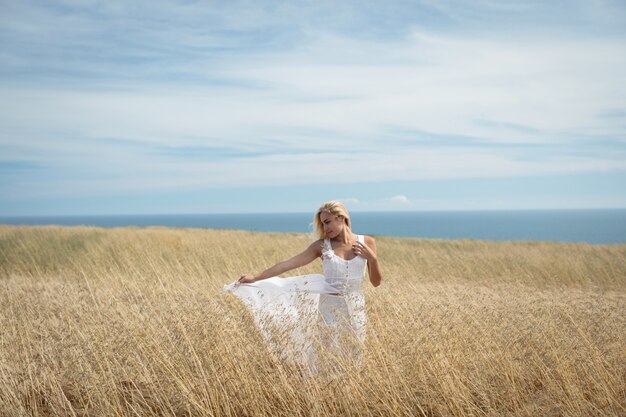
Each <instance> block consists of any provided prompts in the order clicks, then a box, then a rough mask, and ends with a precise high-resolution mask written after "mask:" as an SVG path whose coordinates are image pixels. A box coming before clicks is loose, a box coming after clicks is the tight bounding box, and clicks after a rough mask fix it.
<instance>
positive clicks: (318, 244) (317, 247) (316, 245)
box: [309, 239, 325, 256]
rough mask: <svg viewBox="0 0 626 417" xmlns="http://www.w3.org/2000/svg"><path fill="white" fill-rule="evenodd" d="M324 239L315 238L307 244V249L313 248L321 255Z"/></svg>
mask: <svg viewBox="0 0 626 417" xmlns="http://www.w3.org/2000/svg"><path fill="white" fill-rule="evenodd" d="M324 245H325V239H317V240H316V241H315V242H313V243H311V245H310V246H309V250H311V249H313V250H315V252H316V253H317V254H318V255H320V256H321V254H322V252H323V251H324Z"/></svg>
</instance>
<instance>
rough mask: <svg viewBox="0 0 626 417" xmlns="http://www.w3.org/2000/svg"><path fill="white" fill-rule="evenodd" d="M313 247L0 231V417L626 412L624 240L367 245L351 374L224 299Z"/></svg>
mask: <svg viewBox="0 0 626 417" xmlns="http://www.w3.org/2000/svg"><path fill="white" fill-rule="evenodd" d="M310 241H311V239H310V237H309V236H308V235H307V234H289V233H254V232H245V231H216V230H202V229H171V228H132V227H131V228H113V229H104V228H93V227H56V226H47V227H25V226H20V227H16V226H3V225H0V416H11V417H20V416H348V415H349V416H626V245H587V244H562V243H551V242H487V241H473V240H464V241H446V240H426V239H396V238H384V237H379V238H377V242H378V246H379V258H380V262H381V269H382V271H383V274H384V278H383V283H382V285H381V286H380V287H378V288H373V287H372V286H371V285H370V284H369V283H367V287H366V289H365V295H366V299H367V314H368V327H367V340H366V351H365V361H364V366H363V367H362V368H361V369H360V370H353V371H351V372H348V373H346V374H344V375H343V376H341V377H337V378H334V379H324V378H313V379H307V378H302V377H300V375H299V374H298V372H296V371H295V370H294V369H292V368H291V367H289V366H284V365H283V364H282V363H280V362H279V361H277V360H276V359H274V357H273V356H272V355H270V354H269V353H268V352H267V350H266V349H265V346H264V343H263V340H262V338H261V336H260V335H259V333H258V332H257V331H256V328H255V326H254V323H253V321H252V319H251V316H250V315H249V314H248V313H247V310H246V309H245V307H244V306H243V305H242V303H241V302H240V301H239V300H238V299H237V298H236V297H234V296H233V295H232V294H227V293H221V292H220V289H221V287H222V286H223V285H224V284H226V283H229V282H232V281H233V280H234V279H235V276H237V275H238V274H240V273H244V272H254V271H257V270H259V269H262V268H264V267H266V266H269V265H270V264H272V263H274V262H276V261H279V260H281V259H283V258H285V257H288V256H290V255H292V254H296V253H297V252H299V251H300V250H303V249H304V248H305V247H306V246H307V245H308V244H309V243H310ZM320 270H321V265H320V263H319V262H318V261H316V262H314V263H313V264H311V265H309V266H307V267H306V268H303V269H301V270H298V271H292V272H291V273H289V275H296V274H301V273H319V272H320Z"/></svg>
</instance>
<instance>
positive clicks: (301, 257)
mask: <svg viewBox="0 0 626 417" xmlns="http://www.w3.org/2000/svg"><path fill="white" fill-rule="evenodd" d="M321 254H322V249H321V242H320V241H319V240H318V241H316V242H313V243H312V244H311V245H310V246H309V247H308V248H307V249H306V250H305V251H304V252H302V253H300V254H298V255H296V256H294V257H293V258H290V259H287V260H286V261H282V262H279V263H277V264H276V265H274V266H272V267H270V268H267V269H266V270H265V271H263V272H257V273H256V274H254V275H241V276H240V277H239V279H238V281H239V282H240V283H242V284H246V283H251V282H256V281H261V280H263V279H267V278H271V277H275V276H278V275H280V274H282V273H284V272H287V271H291V270H292V269H296V268H299V267H301V266H304V265H307V264H310V263H311V262H313V261H314V260H315V259H316V258H319V257H320V256H321Z"/></svg>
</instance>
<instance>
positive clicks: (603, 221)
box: [0, 209, 626, 244]
mask: <svg viewBox="0 0 626 417" xmlns="http://www.w3.org/2000/svg"><path fill="white" fill-rule="evenodd" d="M350 216H351V219H352V229H353V231H354V232H355V233H359V234H368V235H374V236H396V237H414V238H434V239H481V240H499V241H503V240H543V241H557V242H585V243H593V244H605V243H626V209H588V210H587V209H585V210H582V209H581V210H506V211H432V212H427V211H418V212H352V213H350ZM311 221H312V213H281V214H279V213H274V214H269V213H262V214H260V213H259V214H162V215H155V214H150V215H92V216H38V217H34V216H33V217H26V216H23V217H0V223H2V224H13V225H18V224H23V225H50V224H55V225H64V226H76V225H89V226H102V227H120V226H168V227H191V228H207V229H243V230H255V231H261V232H309V231H311Z"/></svg>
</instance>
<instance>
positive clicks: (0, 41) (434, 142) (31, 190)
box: [0, 0, 626, 216]
mask: <svg viewBox="0 0 626 417" xmlns="http://www.w3.org/2000/svg"><path fill="white" fill-rule="evenodd" d="M332 199H338V200H341V201H343V202H344V203H345V204H346V206H347V207H348V209H349V210H350V211H397V210H414V211H418V210H429V211H430V210H501V209H507V210H508V209H567V208H572V209H576V208H626V3H625V2H623V1H619V0H616V1H613V0H606V1H605V0H586V1H577V0H570V1H559V0H556V1H552V2H545V1H509V0H497V1H496V0H472V1H461V0H450V1H433V0H416V1H389V2H380V1H349V0H348V1H341V2H337V1H325V0H318V1H299V0H294V1H284V2H277V1H262V0H261V1H259V0H257V1H190V0H186V1H162V0H150V1H147V0H145V1H144V0H135V1H130V2H129V1H117V0H108V1H91V0H67V1H58V0H57V1H33V0H21V1H10V0H0V216H19V215H29V216H31V215H85V214H165V213H172V214H185V213H261V212H313V211H315V210H316V209H317V207H318V206H319V204H320V203H321V202H323V201H327V200H332Z"/></svg>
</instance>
